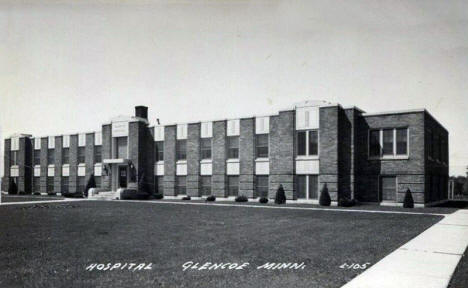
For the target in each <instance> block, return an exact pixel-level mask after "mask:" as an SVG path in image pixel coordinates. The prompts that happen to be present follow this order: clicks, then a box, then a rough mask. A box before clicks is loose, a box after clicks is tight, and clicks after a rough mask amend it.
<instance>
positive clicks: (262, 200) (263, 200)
mask: <svg viewBox="0 0 468 288" xmlns="http://www.w3.org/2000/svg"><path fill="white" fill-rule="evenodd" d="M258 202H260V203H263V204H265V203H268V198H266V197H262V198H260V199H259V200H258Z"/></svg>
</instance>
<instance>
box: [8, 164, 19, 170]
mask: <svg viewBox="0 0 468 288" xmlns="http://www.w3.org/2000/svg"><path fill="white" fill-rule="evenodd" d="M10 168H13V169H18V168H19V165H11V166H10Z"/></svg>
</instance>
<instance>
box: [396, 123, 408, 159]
mask: <svg viewBox="0 0 468 288" xmlns="http://www.w3.org/2000/svg"><path fill="white" fill-rule="evenodd" d="M396 138H397V139H396V141H397V151H396V154H397V155H406V154H407V152H408V129H406V128H403V129H397V130H396Z"/></svg>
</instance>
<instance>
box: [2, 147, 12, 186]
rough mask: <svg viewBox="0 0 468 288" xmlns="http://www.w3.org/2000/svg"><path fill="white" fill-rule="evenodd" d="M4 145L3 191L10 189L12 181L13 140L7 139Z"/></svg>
mask: <svg viewBox="0 0 468 288" xmlns="http://www.w3.org/2000/svg"><path fill="white" fill-rule="evenodd" d="M3 147H4V150H3V151H4V154H3V156H4V158H3V178H2V191H8V186H9V183H10V149H11V148H10V147H11V140H10V139H5V145H4V146H3Z"/></svg>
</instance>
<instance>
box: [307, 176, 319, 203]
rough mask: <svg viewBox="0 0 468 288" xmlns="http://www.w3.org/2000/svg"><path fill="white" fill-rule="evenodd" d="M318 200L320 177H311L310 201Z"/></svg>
mask: <svg viewBox="0 0 468 288" xmlns="http://www.w3.org/2000/svg"><path fill="white" fill-rule="evenodd" d="M317 198H318V176H317V175H309V199H317Z"/></svg>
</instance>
